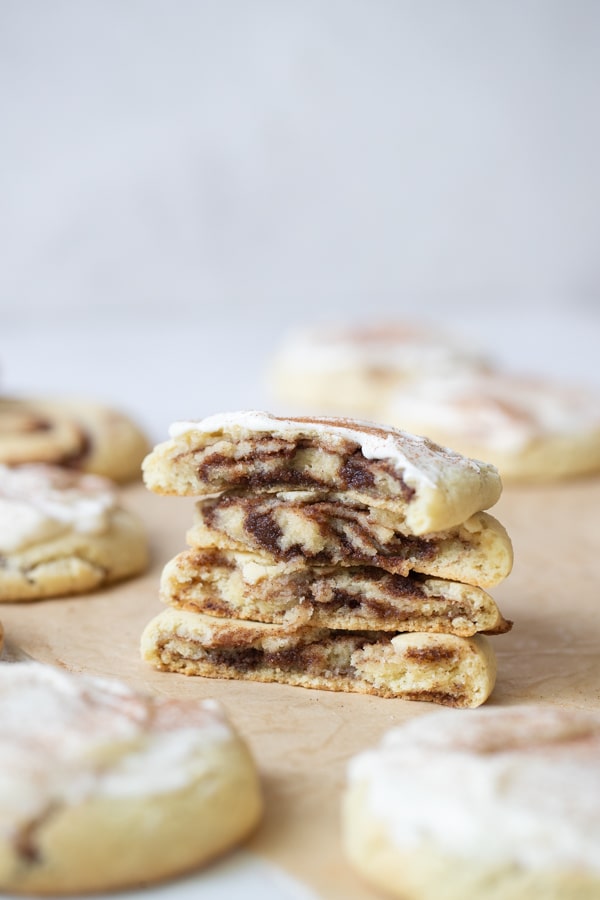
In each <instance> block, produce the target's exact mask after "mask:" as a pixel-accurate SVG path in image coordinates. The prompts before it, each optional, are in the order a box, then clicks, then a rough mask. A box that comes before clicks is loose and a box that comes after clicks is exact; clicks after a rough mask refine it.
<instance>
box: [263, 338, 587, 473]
mask: <svg viewBox="0 0 600 900" xmlns="http://www.w3.org/2000/svg"><path fill="white" fill-rule="evenodd" d="M269 381H270V387H271V389H272V391H273V393H274V395H275V396H276V397H277V399H278V400H279V401H280V402H282V403H286V404H287V411H288V412H289V411H292V412H302V411H306V412H309V413H312V414H314V413H315V412H318V413H322V414H328V415H350V416H362V417H364V418H366V419H369V420H371V421H375V422H384V423H386V424H388V425H392V426H394V427H396V428H401V429H404V430H406V431H410V432H413V433H415V434H421V435H426V436H427V437H429V438H431V439H432V440H434V441H436V442H437V443H439V444H442V445H443V446H446V447H451V448H452V449H453V450H457V451H458V452H460V453H462V454H464V455H466V456H469V457H472V458H476V459H482V460H485V461H486V462H490V463H493V464H494V465H495V466H497V468H498V469H499V470H500V473H501V475H502V477H503V478H504V479H505V480H507V481H549V480H555V479H561V478H568V477H572V476H577V475H584V474H588V473H592V472H596V471H598V470H599V469H600V394H598V395H594V394H593V393H592V392H591V391H586V390H584V389H583V388H578V387H570V386H568V385H564V384H560V383H552V382H551V381H549V380H546V379H542V378H533V377H526V376H521V375H518V374H513V373H512V372H509V371H507V370H506V369H504V368H502V367H500V366H499V365H496V364H493V363H492V362H491V361H489V360H486V359H484V357H483V355H481V354H479V353H478V352H476V351H472V350H471V349H470V348H468V347H465V346H464V345H461V344H460V343H459V342H458V341H457V340H456V339H454V338H452V337H450V336H446V335H444V334H442V333H441V332H431V333H430V332H429V331H428V330H426V329H419V328H416V327H415V328H413V327H407V328H405V327H402V326H398V325H389V326H381V327H377V328H362V329H361V328H356V329H348V330H342V329H339V330H338V331H335V330H331V329H329V330H327V329H323V330H322V331H318V330H314V331H312V332H309V331H305V332H302V333H298V334H297V335H296V336H294V335H291V336H290V337H289V338H288V339H286V340H285V341H284V342H283V343H282V345H281V348H280V350H279V352H278V353H277V355H276V357H275V359H274V362H273V365H272V367H271V370H270V375H269Z"/></svg>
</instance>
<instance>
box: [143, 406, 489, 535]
mask: <svg viewBox="0 0 600 900" xmlns="http://www.w3.org/2000/svg"><path fill="white" fill-rule="evenodd" d="M170 434H171V440H170V441H166V442H164V443H162V444H159V445H158V446H157V447H155V448H154V450H153V451H152V453H151V454H150V455H149V456H147V457H146V459H145V460H144V463H143V471H144V479H145V482H146V485H147V486H148V487H149V488H150V490H153V491H155V492H156V493H164V494H179V495H183V496H185V495H188V496H189V495H195V496H207V495H210V494H216V493H220V492H222V491H225V490H231V489H233V488H237V489H242V490H244V491H248V492H252V493H257V492H261V493H277V492H281V491H307V490H310V491H315V490H317V491H321V492H330V491H334V492H337V493H340V492H343V493H344V495H345V496H346V497H347V498H349V499H351V500H354V501H356V502H358V503H363V504H365V505H369V506H374V507H377V508H380V509H385V510H388V511H389V512H391V513H393V514H394V515H395V516H396V518H397V520H398V521H399V522H402V523H403V525H402V526H399V527H403V528H404V530H405V531H406V533H409V534H417V535H418V534H424V533H430V532H436V531H443V530H446V529H448V528H452V527H454V526H456V525H459V524H460V523H462V522H464V521H465V520H466V519H468V518H469V517H470V516H471V515H473V514H474V513H476V512H479V511H480V510H483V509H487V508H488V507H490V506H492V505H493V504H494V503H495V502H496V501H497V500H498V498H499V496H500V493H501V490H502V485H501V481H500V478H499V475H498V472H497V470H496V469H495V468H494V467H493V466H491V465H489V464H487V463H484V462H479V461H477V460H474V459H467V458H465V457H464V456H461V455H460V454H457V453H454V452H453V451H451V450H448V449H446V448H444V447H440V446H438V445H436V444H433V443H432V442H431V441H429V440H428V439H426V438H420V437H417V436H415V435H412V434H407V433H405V432H402V431H398V430H396V429H393V428H387V427H385V426H378V425H374V424H373V423H368V422H360V421H357V420H353V419H326V418H323V419H320V418H309V417H305V418H284V417H280V416H273V415H270V414H268V413H262V412H255V411H245V412H235V413H224V414H219V415H215V416H211V417H209V418H207V419H203V420H202V421H199V422H179V423H175V424H174V425H173V426H171V430H170Z"/></svg>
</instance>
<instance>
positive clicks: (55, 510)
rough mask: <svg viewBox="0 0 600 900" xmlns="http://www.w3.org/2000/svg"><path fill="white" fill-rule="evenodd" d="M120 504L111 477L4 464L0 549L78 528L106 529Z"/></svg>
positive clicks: (89, 530) (88, 530) (17, 547)
mask: <svg viewBox="0 0 600 900" xmlns="http://www.w3.org/2000/svg"><path fill="white" fill-rule="evenodd" d="M116 504H117V500H116V496H115V493H114V490H113V487H112V484H111V482H110V481H108V480H106V479H104V478H101V477H99V476H97V475H82V474H80V473H78V472H71V471H67V470H64V469H60V468H58V467H53V466H46V465H41V464H40V465H36V464H32V465H23V466H17V467H12V468H11V467H9V466H5V465H0V551H1V552H5V553H10V552H15V551H18V550H23V549H25V548H26V547H29V546H31V545H32V544H36V543H40V542H42V541H46V540H49V539H51V538H54V537H57V536H58V535H61V534H66V533H68V532H70V531H78V532H83V533H86V534H100V533H102V532H104V531H106V530H107V528H108V526H109V522H110V513H111V511H112V510H114V509H115V507H116Z"/></svg>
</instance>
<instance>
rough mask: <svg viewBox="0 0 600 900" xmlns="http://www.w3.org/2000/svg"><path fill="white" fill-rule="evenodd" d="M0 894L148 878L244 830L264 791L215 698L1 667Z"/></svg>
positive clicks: (88, 888) (32, 666)
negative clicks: (159, 693)
mask: <svg viewBox="0 0 600 900" xmlns="http://www.w3.org/2000/svg"><path fill="white" fill-rule="evenodd" d="M0 721H1V722H2V729H1V732H0V762H1V765H0V890H2V891H7V892H9V893H18V894H79V893H82V892H92V891H94V892H97V891H108V890H113V889H115V888H126V887H133V886H141V885H145V884H151V883H153V882H156V881H159V880H162V879H165V878H169V877H172V876H175V875H178V874H180V873H183V872H185V871H187V870H190V869H192V868H195V867H197V866H200V865H202V864H204V863H205V862H207V861H208V860H210V859H212V858H213V857H215V856H217V855H218V854H221V853H223V852H224V851H225V850H227V849H229V848H230V847H232V846H234V845H235V844H237V843H238V842H240V841H241V840H242V839H244V838H245V837H246V836H247V835H248V834H249V833H250V832H251V831H252V830H253V829H254V827H255V826H256V824H257V822H258V819H259V817H260V815H261V809H262V800H261V792H260V786H259V781H258V777H257V773H256V769H255V766H254V763H253V761H252V759H251V756H250V754H249V752H248V750H247V748H246V746H245V744H244V743H243V742H242V740H241V739H240V738H239V737H238V735H237V734H236V732H235V731H234V730H233V728H232V727H231V725H230V724H229V722H228V721H227V719H226V718H225V716H224V714H223V712H222V711H221V709H220V707H219V706H218V705H217V704H216V703H214V702H213V701H192V700H186V701H184V700H171V699H166V698H164V697H145V696H143V695H141V694H138V693H136V692H134V691H132V690H130V689H129V688H127V687H126V686H125V685H123V684H120V683H117V682H109V681H104V680H103V679H97V678H91V677H85V676H74V675H70V674H68V673H66V672H64V671H60V670H58V669H54V668H52V667H49V666H43V665H40V664H38V663H0Z"/></svg>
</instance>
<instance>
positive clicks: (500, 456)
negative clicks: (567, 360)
mask: <svg viewBox="0 0 600 900" xmlns="http://www.w3.org/2000/svg"><path fill="white" fill-rule="evenodd" d="M382 416H383V417H384V419H385V421H393V422H403V423H405V424H406V427H407V428H409V429H411V430H412V431H416V432H417V433H420V434H427V435H429V436H430V437H432V438H433V439H434V440H436V441H437V442H438V443H441V444H444V445H445V446H448V447H452V448H453V449H460V451H461V452H462V453H464V454H466V455H469V456H472V457H475V458H477V459H485V460H486V461H488V462H492V463H494V465H495V466H497V468H498V469H499V470H500V473H501V475H502V477H503V478H504V479H505V480H507V481H509V480H512V481H549V480H554V479H560V478H568V477H572V476H575V475H584V474H587V473H591V472H595V471H598V469H600V394H599V395H596V396H594V395H593V394H592V393H591V392H586V391H584V390H583V389H578V388H575V387H568V386H565V385H560V384H553V383H551V382H548V381H545V380H542V379H534V378H527V377H520V376H518V375H512V374H510V373H508V372H502V371H487V372H475V371H471V372H466V371H465V372H455V373H452V374H448V375H447V376H445V377H444V378H440V377H437V376H431V377H423V378H420V379H418V380H416V381H414V382H413V383H412V384H411V385H410V386H409V385H406V386H400V385H399V386H398V387H397V389H396V390H395V391H394V393H393V394H392V396H391V397H390V398H389V399H388V401H387V402H386V404H385V410H382Z"/></svg>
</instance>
